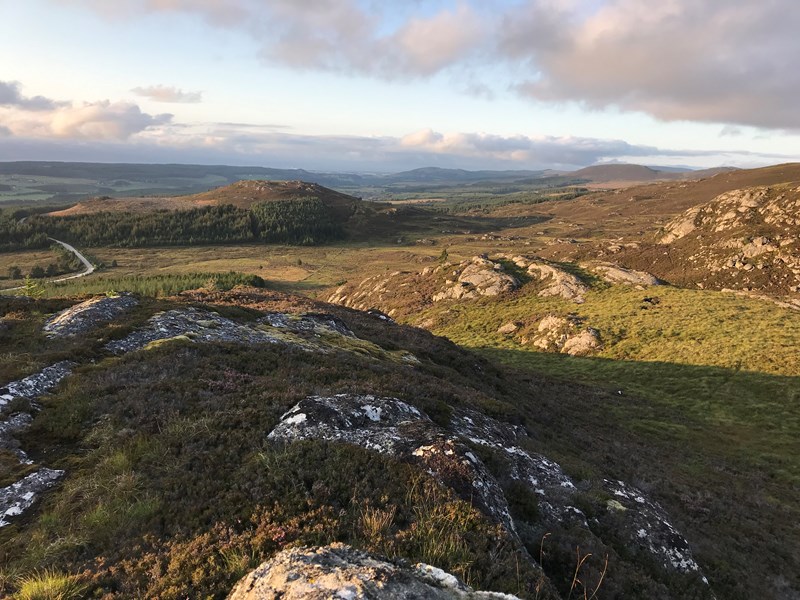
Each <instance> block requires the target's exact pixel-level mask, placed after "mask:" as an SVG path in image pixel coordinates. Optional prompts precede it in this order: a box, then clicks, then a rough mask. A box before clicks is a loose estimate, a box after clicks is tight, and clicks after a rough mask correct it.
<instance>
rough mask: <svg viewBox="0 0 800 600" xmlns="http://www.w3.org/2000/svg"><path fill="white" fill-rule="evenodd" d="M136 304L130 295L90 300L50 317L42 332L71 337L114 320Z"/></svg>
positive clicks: (54, 335)
mask: <svg viewBox="0 0 800 600" xmlns="http://www.w3.org/2000/svg"><path fill="white" fill-rule="evenodd" d="M137 304H139V301H138V300H137V299H136V298H134V297H133V296H132V295H131V294H120V295H118V296H100V297H98V298H92V299H91V300H86V301H85V302H81V303H80V304H76V305H75V306H70V307H69V308H67V309H65V310H62V311H61V312H59V313H58V314H56V315H54V316H52V317H50V319H48V320H47V322H46V323H45V324H44V327H43V330H44V333H45V335H47V336H49V337H73V336H76V335H79V334H81V333H86V332H87V331H90V330H92V329H94V328H96V327H99V326H100V325H103V324H105V323H110V322H111V321H114V320H116V319H117V318H119V317H120V316H122V315H123V314H125V313H126V312H128V311H129V310H131V309H132V308H133V307H135V306H136V305H137Z"/></svg>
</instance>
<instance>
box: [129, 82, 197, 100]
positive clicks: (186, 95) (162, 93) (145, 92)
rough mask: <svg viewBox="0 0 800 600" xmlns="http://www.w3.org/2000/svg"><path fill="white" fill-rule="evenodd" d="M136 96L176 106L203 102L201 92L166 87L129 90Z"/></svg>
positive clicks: (153, 86) (158, 86)
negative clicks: (172, 103) (176, 104)
mask: <svg viewBox="0 0 800 600" xmlns="http://www.w3.org/2000/svg"><path fill="white" fill-rule="evenodd" d="M131 92H133V93H134V94H136V95H137V96H142V97H144V98H149V99H150V100H153V101H154V102H174V103H178V104H197V103H199V102H202V101H203V92H185V91H183V90H181V89H178V88H176V87H172V86H166V85H151V86H147V87H135V88H133V89H132V90H131Z"/></svg>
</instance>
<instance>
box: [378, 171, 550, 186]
mask: <svg viewBox="0 0 800 600" xmlns="http://www.w3.org/2000/svg"><path fill="white" fill-rule="evenodd" d="M545 173H549V171H526V170H508V171H466V170H464V169H442V168H440V167H423V168H420V169H413V170H411V171H401V172H400V173H393V174H391V175H386V176H384V177H383V178H382V182H383V183H450V184H453V183H466V182H476V181H516V180H520V179H529V178H535V177H541V176H543V175H544V174H545Z"/></svg>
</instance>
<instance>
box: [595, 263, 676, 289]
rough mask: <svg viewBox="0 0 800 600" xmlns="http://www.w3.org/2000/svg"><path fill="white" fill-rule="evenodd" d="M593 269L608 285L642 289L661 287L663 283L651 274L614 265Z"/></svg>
mask: <svg viewBox="0 0 800 600" xmlns="http://www.w3.org/2000/svg"><path fill="white" fill-rule="evenodd" d="M592 269H593V270H594V272H595V273H597V274H599V275H600V276H601V277H602V278H603V279H604V280H605V281H607V282H608V283H615V284H622V285H632V286H638V287H642V288H645V287H650V286H653V285H659V284H660V283H661V282H660V281H659V280H658V278H657V277H655V276H653V275H651V274H650V273H646V272H644V271H634V270H633V269H626V268H625V267H621V266H619V265H615V264H613V263H603V264H599V265H595V266H594V267H592Z"/></svg>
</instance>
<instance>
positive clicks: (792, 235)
mask: <svg viewBox="0 0 800 600" xmlns="http://www.w3.org/2000/svg"><path fill="white" fill-rule="evenodd" d="M798 231H800V187H797V184H796V183H794V184H784V185H778V186H772V187H757V188H748V189H743V190H734V191H731V192H727V193H725V194H721V195H720V196H717V197H716V198H715V199H714V200H712V201H711V202H709V203H707V204H703V205H701V206H697V207H694V208H692V209H690V210H688V211H686V212H685V213H683V214H682V215H680V216H678V217H676V218H675V219H673V220H672V221H670V222H669V223H668V224H667V225H666V227H665V228H664V231H663V234H662V235H661V236H660V237H659V239H658V242H659V243H660V244H662V245H668V246H669V249H666V250H665V249H664V248H663V246H658V247H656V248H654V249H652V250H651V251H650V255H649V256H646V257H645V256H642V257H640V261H639V264H644V262H645V261H647V262H649V263H650V264H652V265H653V267H652V268H653V269H659V271H658V272H659V275H660V274H661V273H662V272H663V273H664V276H665V278H668V279H669V280H670V281H675V282H677V283H684V282H685V281H686V280H692V282H693V283H696V284H697V285H699V286H700V287H703V288H714V289H722V288H730V289H739V290H747V291H757V292H761V293H767V294H769V295H770V296H771V297H773V298H779V299H783V300H787V299H788V300H790V299H792V298H794V299H797V298H798V296H797V294H798V293H800V235H798ZM635 260H636V257H634V256H629V257H626V261H628V262H631V261H635Z"/></svg>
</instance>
